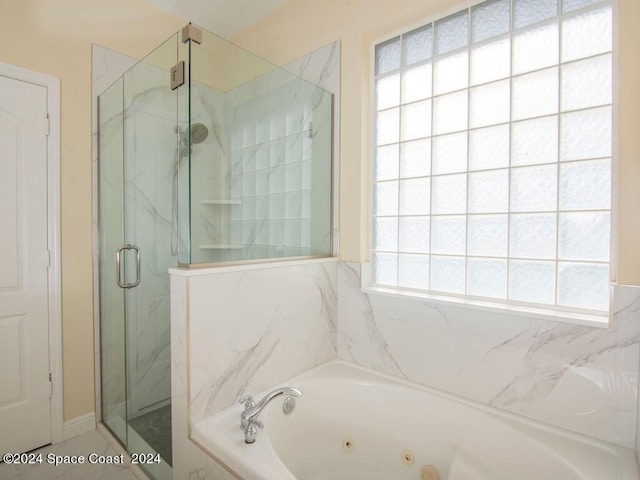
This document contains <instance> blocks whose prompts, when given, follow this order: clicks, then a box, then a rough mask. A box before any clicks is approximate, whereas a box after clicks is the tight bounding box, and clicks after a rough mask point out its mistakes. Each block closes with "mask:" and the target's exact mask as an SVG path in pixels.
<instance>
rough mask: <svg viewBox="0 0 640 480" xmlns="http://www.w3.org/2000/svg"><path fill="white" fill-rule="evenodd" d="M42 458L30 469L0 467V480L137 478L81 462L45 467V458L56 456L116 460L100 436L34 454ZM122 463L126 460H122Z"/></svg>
mask: <svg viewBox="0 0 640 480" xmlns="http://www.w3.org/2000/svg"><path fill="white" fill-rule="evenodd" d="M34 453H41V454H42V460H43V461H42V463H40V464H33V465H7V464H4V463H0V480H53V479H61V480H84V479H87V480H89V479H90V480H136V479H137V477H136V476H135V475H134V474H133V473H132V472H131V470H130V469H129V468H128V466H127V465H126V464H124V465H106V464H105V465H100V464H91V463H88V462H85V463H83V464H75V465H73V464H66V465H58V466H56V465H52V464H50V463H47V460H46V457H47V455H49V454H55V455H58V456H71V455H82V456H84V457H85V459H86V458H88V457H89V454H91V453H96V454H98V455H103V456H116V455H118V453H117V452H116V451H115V450H114V449H113V447H111V446H110V445H109V443H108V442H107V440H106V439H105V438H104V436H103V435H102V434H101V433H100V432H99V431H98V430H93V431H91V432H88V433H85V434H83V435H80V436H78V437H74V438H71V439H69V440H66V441H64V442H62V443H58V444H56V445H49V446H47V447H44V448H41V449H39V450H36V451H35V452H34ZM125 461H126V459H125Z"/></svg>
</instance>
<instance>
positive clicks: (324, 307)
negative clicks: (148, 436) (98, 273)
mask: <svg viewBox="0 0 640 480" xmlns="http://www.w3.org/2000/svg"><path fill="white" fill-rule="evenodd" d="M336 282H337V262H335V261H328V262H326V263H316V264H309V265H303V266H287V267H282V268H270V269H264V270H255V271H248V272H229V273H221V274H212V275H208V276H198V277H192V278H190V279H189V298H190V300H189V312H190V317H189V329H190V330H189V345H190V353H189V362H190V369H189V372H190V402H191V403H190V406H191V419H190V421H191V424H193V423H196V422H198V421H199V420H201V419H203V418H205V417H206V416H209V415H212V414H214V413H216V412H217V411H219V410H221V409H223V408H226V407H228V406H229V405H231V404H233V403H234V402H235V401H237V399H238V398H240V396H242V395H243V394H247V393H252V392H258V391H262V390H264V389H267V388H269V387H270V386H271V385H274V384H275V383H277V382H279V381H282V380H284V379H286V378H289V377H291V376H294V375H296V374H297V373H300V372H303V371H305V370H307V369H309V368H312V367H313V366H316V365H319V364H321V363H323V362H326V361H328V360H330V359H332V358H335V356H336V346H335V345H336V330H337V324H336V308H335V304H336ZM212 366H215V367H212Z"/></svg>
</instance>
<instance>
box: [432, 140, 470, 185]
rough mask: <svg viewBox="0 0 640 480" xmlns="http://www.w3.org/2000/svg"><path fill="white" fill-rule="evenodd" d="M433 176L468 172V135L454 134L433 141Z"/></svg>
mask: <svg viewBox="0 0 640 480" xmlns="http://www.w3.org/2000/svg"><path fill="white" fill-rule="evenodd" d="M432 142H433V167H432V170H433V174H434V175H437V174H443V173H459V172H465V171H466V170H467V133H466V132H462V133H454V134H451V135H444V136H441V137H434V138H433V140H432Z"/></svg>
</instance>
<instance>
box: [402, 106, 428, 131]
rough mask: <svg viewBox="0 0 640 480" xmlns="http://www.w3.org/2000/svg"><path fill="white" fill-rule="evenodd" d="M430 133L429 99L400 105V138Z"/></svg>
mask: <svg viewBox="0 0 640 480" xmlns="http://www.w3.org/2000/svg"><path fill="white" fill-rule="evenodd" d="M430 135H431V100H426V101H424V102H419V103H412V104H410V105H406V106H404V107H402V133H401V138H402V140H414V139H416V138H424V137H428V136H430Z"/></svg>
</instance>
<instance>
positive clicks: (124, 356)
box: [99, 35, 184, 480]
mask: <svg viewBox="0 0 640 480" xmlns="http://www.w3.org/2000/svg"><path fill="white" fill-rule="evenodd" d="M177 37H178V36H177V35H174V36H173V37H171V38H170V39H169V40H167V41H166V42H165V43H164V44H162V45H161V46H160V47H158V48H157V49H156V50H155V51H154V52H152V53H151V54H149V55H148V56H147V57H145V58H144V59H143V60H142V61H140V62H138V63H137V64H136V65H135V66H134V67H132V68H131V69H130V70H128V71H127V72H126V73H125V74H124V75H123V76H122V77H121V78H120V79H119V80H118V82H116V83H115V84H114V85H113V86H112V87H110V88H109V90H107V91H106V92H105V93H103V94H102V95H100V97H99V108H100V111H99V125H100V137H99V141H100V145H99V150H100V161H99V168H100V170H99V201H100V207H99V211H100V218H99V224H100V225H99V229H100V316H101V320H100V323H101V344H102V345H101V357H102V358H101V364H102V385H101V387H102V388H101V390H102V392H101V396H102V420H103V422H104V423H105V424H106V425H107V426H108V427H109V428H110V429H111V431H112V432H113V433H114V434H115V435H116V436H117V437H118V439H119V440H120V441H121V442H122V444H123V445H124V446H125V447H126V448H127V450H128V451H129V452H135V453H149V454H152V455H153V456H154V457H155V458H157V462H153V463H150V464H146V465H141V466H142V467H143V468H144V470H146V471H147V473H148V474H150V475H151V476H152V477H153V478H155V479H158V480H161V479H170V478H172V473H171V463H172V458H171V457H172V455H171V348H170V306H169V294H170V292H169V274H168V270H169V268H171V267H174V266H176V265H177V231H178V226H177V197H178V192H177V186H178V179H177V174H178V170H179V167H180V165H179V164H178V156H177V146H178V142H177V139H178V134H179V132H181V131H184V127H181V125H179V123H180V122H178V109H177V105H178V104H177V101H178V91H177V90H171V88H170V77H171V75H170V69H171V68H172V67H173V66H174V65H175V64H176V63H177V62H176V57H177V52H178V51H179V48H180V47H179V46H178V48H177V45H178V38H177ZM181 95H183V94H181Z"/></svg>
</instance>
